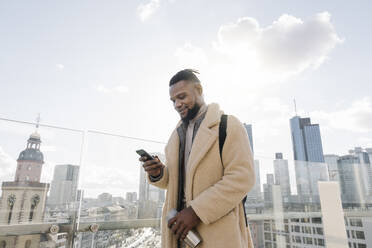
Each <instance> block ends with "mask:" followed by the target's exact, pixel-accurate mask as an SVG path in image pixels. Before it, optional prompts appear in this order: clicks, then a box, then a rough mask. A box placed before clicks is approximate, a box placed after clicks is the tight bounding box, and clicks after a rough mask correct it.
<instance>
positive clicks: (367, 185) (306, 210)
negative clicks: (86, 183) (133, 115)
mask: <svg viewBox="0 0 372 248" xmlns="http://www.w3.org/2000/svg"><path fill="white" fill-rule="evenodd" d="M289 123H290V130H291V139H292V147H293V154H294V157H293V160H294V168H295V177H296V178H295V179H296V189H297V194H294V192H292V190H291V182H290V176H289V167H288V166H289V165H288V159H285V158H284V156H283V153H281V152H280V151H278V152H277V153H276V154H275V159H273V172H274V173H270V174H267V175H266V183H264V184H261V180H260V161H259V160H258V159H255V160H254V167H255V174H256V182H255V185H254V187H253V188H252V189H251V191H250V192H249V193H248V196H247V202H246V206H245V208H246V213H247V216H248V220H249V224H250V230H251V233H252V241H253V243H254V246H255V247H256V248H263V247H265V248H269V247H325V246H327V241H326V237H325V234H324V226H323V220H322V217H323V215H322V210H321V200H320V192H319V187H318V182H337V183H338V185H339V191H340V193H341V194H340V198H341V202H342V208H343V209H344V213H345V230H346V235H347V242H348V244H349V247H357V248H363V247H372V237H369V236H370V235H367V234H368V233H372V214H369V215H368V214H367V215H366V213H372V148H361V147H355V148H353V149H351V150H349V151H348V153H347V154H344V155H334V154H324V153H323V145H322V138H321V133H320V127H319V124H312V123H311V120H310V118H301V117H300V116H294V117H293V118H291V119H290V121H289ZM244 126H245V128H246V130H247V134H248V137H249V140H250V142H251V149H252V152H253V154H254V144H253V127H252V125H250V124H244ZM40 147H41V136H40V134H39V130H38V125H37V128H36V131H35V132H34V133H32V134H31V135H30V137H29V139H28V140H27V144H26V149H25V150H23V151H21V152H20V154H19V156H18V159H17V167H16V168H15V178H14V180H13V181H8V182H2V188H1V189H2V195H1V198H0V225H16V224H29V223H70V222H71V221H72V219H73V217H74V214H76V210H77V209H79V208H80V216H79V221H80V222H82V223H83V222H90V223H99V222H108V221H112V222H115V221H123V220H136V219H158V218H161V211H162V206H163V203H164V200H165V194H166V192H165V191H164V190H161V189H158V188H156V187H154V186H152V185H150V184H149V183H148V178H147V176H146V173H145V172H144V171H143V169H142V167H140V169H139V170H140V181H139V188H138V193H137V192H126V197H125V198H124V197H115V196H113V195H111V194H110V193H108V192H102V193H101V194H100V195H98V197H97V198H88V197H85V196H84V190H83V189H78V182H79V170H80V167H79V166H78V165H72V164H58V165H56V166H55V168H54V173H53V179H52V181H51V182H50V183H45V182H40V178H41V172H42V167H43V164H44V162H45V160H44V154H43V153H42V152H41V150H42V149H41V150H40ZM156 155H157V156H158V157H159V158H160V159H161V160H162V161H164V155H163V154H161V153H156ZM261 186H262V188H261ZM261 189H262V190H261ZM278 199H279V200H278ZM278 202H279V203H280V204H279V208H278V204H277V203H278ZM278 212H280V213H281V214H282V217H281V221H279V223H278V219H277V218H274V217H273V214H275V213H278ZM68 242H69V238H68V237H67V236H66V234H54V235H47V234H30V235H20V236H0V248H2V247H22V248H24V247H26V248H27V247H28V248H31V247H67V246H68ZM74 242H75V243H74V247H160V233H159V229H158V228H140V229H126V230H123V231H119V230H112V231H102V232H97V233H91V232H84V233H79V234H78V235H77V237H76V238H75V239H74Z"/></svg>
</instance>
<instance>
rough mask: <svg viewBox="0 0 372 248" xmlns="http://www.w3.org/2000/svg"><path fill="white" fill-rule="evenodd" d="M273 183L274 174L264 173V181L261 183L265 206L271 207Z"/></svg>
mask: <svg viewBox="0 0 372 248" xmlns="http://www.w3.org/2000/svg"><path fill="white" fill-rule="evenodd" d="M273 185H274V175H273V174H266V183H265V184H264V185H263V192H264V204H265V208H271V207H272V205H273Z"/></svg>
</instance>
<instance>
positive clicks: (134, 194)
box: [125, 192, 137, 202]
mask: <svg viewBox="0 0 372 248" xmlns="http://www.w3.org/2000/svg"><path fill="white" fill-rule="evenodd" d="M125 199H126V200H127V201H129V202H136V201H137V192H127V193H126V196H125Z"/></svg>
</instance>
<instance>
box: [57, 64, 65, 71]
mask: <svg viewBox="0 0 372 248" xmlns="http://www.w3.org/2000/svg"><path fill="white" fill-rule="evenodd" d="M56 68H57V70H59V71H62V70H63V69H65V66H64V65H62V64H56Z"/></svg>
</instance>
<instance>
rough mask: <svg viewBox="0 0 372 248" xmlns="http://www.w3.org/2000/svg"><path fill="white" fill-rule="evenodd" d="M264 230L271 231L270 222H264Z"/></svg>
mask: <svg viewBox="0 0 372 248" xmlns="http://www.w3.org/2000/svg"><path fill="white" fill-rule="evenodd" d="M264 230H265V231H270V224H269V223H264Z"/></svg>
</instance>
